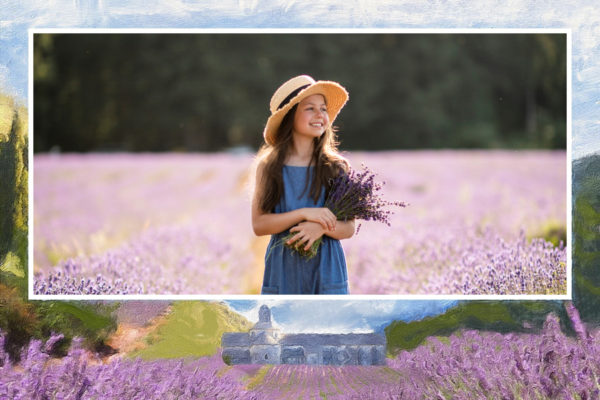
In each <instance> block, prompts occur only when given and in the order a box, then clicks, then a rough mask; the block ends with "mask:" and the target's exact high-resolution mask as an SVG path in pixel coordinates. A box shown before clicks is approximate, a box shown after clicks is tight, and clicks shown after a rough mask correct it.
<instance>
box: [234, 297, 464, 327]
mask: <svg viewBox="0 0 600 400" xmlns="http://www.w3.org/2000/svg"><path fill="white" fill-rule="evenodd" d="M226 303H227V304H228V305H229V307H230V308H231V309H233V310H234V311H236V312H238V313H240V314H242V315H244V316H245V317H246V318H247V319H248V320H250V321H252V322H256V321H258V309H259V308H260V306H261V305H263V304H266V305H267V306H269V307H270V308H271V313H272V316H273V320H274V322H275V324H276V325H277V326H279V328H280V329H281V330H282V331H284V332H286V333H294V332H297V333H301V332H319V333H325V332H329V333H344V332H373V331H379V330H381V329H382V328H383V327H385V326H386V325H388V324H389V323H390V322H392V321H394V320H403V321H413V320H418V319H422V318H424V317H426V316H431V315H437V314H439V313H442V312H444V311H446V310H447V309H448V308H450V307H452V306H454V305H455V304H456V303H457V302H456V301H437V300H435V301H434V300H367V301H365V300H295V301H290V300H265V301H254V300H231V301H226Z"/></svg>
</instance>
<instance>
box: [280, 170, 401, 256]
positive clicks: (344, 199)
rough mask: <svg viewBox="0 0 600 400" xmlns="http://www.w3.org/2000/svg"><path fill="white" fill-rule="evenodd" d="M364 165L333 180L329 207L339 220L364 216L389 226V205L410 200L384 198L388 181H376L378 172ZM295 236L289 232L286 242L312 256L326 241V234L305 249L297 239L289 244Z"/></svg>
mask: <svg viewBox="0 0 600 400" xmlns="http://www.w3.org/2000/svg"><path fill="white" fill-rule="evenodd" d="M362 168H363V171H362V172H356V171H355V170H352V169H351V170H350V172H349V173H348V174H345V173H343V174H340V175H338V176H337V177H335V178H334V179H332V180H331V182H330V183H331V188H330V190H329V195H328V196H327V199H325V207H327V208H329V209H330V210H331V212H333V214H334V215H335V216H336V218H337V219H338V221H348V220H352V219H360V220H365V221H377V222H382V223H384V224H386V225H387V226H391V224H390V215H391V214H392V211H390V210H386V209H385V208H386V207H389V206H397V207H406V205H407V204H406V203H404V202H400V201H387V200H384V199H383V197H382V195H381V193H380V191H381V189H382V187H383V185H384V184H385V182H375V174H374V173H372V172H371V171H370V170H369V168H368V167H366V166H365V165H364V164H363V165H362ZM359 231H360V224H358V227H357V228H356V233H357V234H358V232H359ZM293 236H294V234H293V233H291V234H289V235H287V236H286V237H285V238H284V239H283V240H282V242H283V243H286V244H285V245H286V246H287V247H288V248H290V249H292V250H295V251H297V252H298V253H300V255H301V256H302V257H304V258H306V259H308V260H309V259H311V258H313V257H315V256H316V255H317V251H318V249H319V246H320V245H321V242H322V241H323V239H322V238H319V239H317V240H316V241H315V242H314V243H313V245H312V246H311V248H310V249H309V250H304V247H300V248H298V247H295V245H294V243H292V244H287V241H288V240H289V239H290V238H292V237H293Z"/></svg>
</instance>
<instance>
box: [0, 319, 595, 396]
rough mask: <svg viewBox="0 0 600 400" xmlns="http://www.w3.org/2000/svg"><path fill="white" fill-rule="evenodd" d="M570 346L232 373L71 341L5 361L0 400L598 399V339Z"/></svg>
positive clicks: (511, 341) (550, 330)
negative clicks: (102, 353)
mask: <svg viewBox="0 0 600 400" xmlns="http://www.w3.org/2000/svg"><path fill="white" fill-rule="evenodd" d="M577 330H578V336H577V337H576V338H574V337H567V336H565V335H564V334H563V333H562V332H561V330H560V327H559V322H558V319H557V318H556V317H555V316H553V315H552V314H551V315H549V316H548V318H547V320H546V323H545V324H544V328H543V330H542V331H541V332H540V333H537V334H515V333H511V334H504V335H503V334H499V333H489V332H479V331H460V332H458V333H456V334H454V335H452V336H450V337H449V338H448V337H439V338H436V337H432V338H429V340H428V341H427V342H426V343H425V344H423V345H421V346H419V347H417V348H416V349H414V350H412V351H402V352H400V354H398V355H397V356H396V357H394V358H389V359H388V361H387V363H388V365H387V366H383V367H382V366H371V367H358V366H343V367H333V366H310V365H276V366H258V365H238V366H234V367H231V366H227V365H225V364H224V363H223V361H222V360H221V358H220V356H219V354H216V355H214V356H211V357H203V358H199V359H163V360H156V361H141V360H140V359H136V360H131V359H124V358H123V359H121V358H117V359H114V360H113V361H110V362H103V361H102V360H100V359H98V358H95V357H94V356H93V355H91V354H90V353H88V352H86V351H84V350H82V349H81V348H80V347H79V346H80V342H78V341H75V343H74V345H73V346H72V347H71V349H70V351H69V354H68V355H67V356H66V357H64V358H62V359H54V358H51V357H50V356H49V355H48V353H49V352H50V350H51V348H52V345H53V344H52V342H54V341H55V339H50V340H49V341H48V342H47V343H46V344H43V343H42V342H40V341H32V342H31V343H30V345H29V347H28V349H26V350H24V351H23V354H22V360H21V362H20V363H19V364H17V365H13V364H12V363H11V362H10V361H9V359H8V357H7V356H6V355H5V354H3V353H2V348H3V346H2V342H3V340H4V338H3V336H2V335H0V398H1V399H60V398H64V399H124V398H130V399H134V398H136V399H137V398H139V399H199V398H211V399H232V398H238V399H282V398H295V399H411V400H412V399H439V400H444V399H464V400H469V399H476V398H477V399H479V398H488V399H597V398H599V397H600V332H599V331H595V332H586V330H585V328H584V327H583V325H579V328H578V329H577Z"/></svg>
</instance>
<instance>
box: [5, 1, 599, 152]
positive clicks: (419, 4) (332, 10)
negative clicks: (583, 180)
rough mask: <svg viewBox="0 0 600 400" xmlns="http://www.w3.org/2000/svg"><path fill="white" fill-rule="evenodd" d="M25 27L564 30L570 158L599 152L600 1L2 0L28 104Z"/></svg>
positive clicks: (15, 84) (18, 92)
mask: <svg viewBox="0 0 600 400" xmlns="http://www.w3.org/2000/svg"><path fill="white" fill-rule="evenodd" d="M29 28H394V29H400V28H462V29H465V28H568V29H571V30H572V33H573V36H572V38H573V49H572V55H573V59H572V61H573V63H572V65H573V70H572V82H573V92H572V93H573V97H572V101H573V132H572V133H573V137H572V138H573V141H572V149H573V158H580V157H582V156H584V155H586V154H590V153H594V152H600V117H599V115H600V113H599V109H600V85H599V84H598V83H599V81H600V2H598V1H584V0H580V1H571V2H565V1H563V0H550V1H546V2H539V1H530V0H510V1H501V0H497V1H495V0H479V1H468V0H458V1H422V0H405V1H396V0H380V1H373V0H322V1H320V2H318V3H315V2H309V1H297V0H269V1H259V0H221V1H218V2H216V1H210V0H201V1H191V0H169V1H152V0H148V1H147V0H133V1H132V0H129V1H128V0H70V1H66V0H49V1H46V2H40V1H34V0H22V1H21V0H2V3H1V7H0V88H1V90H2V91H3V92H7V93H9V94H11V95H12V96H14V97H16V98H17V99H20V100H21V101H23V102H26V101H27V40H28V36H27V30H28V29H29Z"/></svg>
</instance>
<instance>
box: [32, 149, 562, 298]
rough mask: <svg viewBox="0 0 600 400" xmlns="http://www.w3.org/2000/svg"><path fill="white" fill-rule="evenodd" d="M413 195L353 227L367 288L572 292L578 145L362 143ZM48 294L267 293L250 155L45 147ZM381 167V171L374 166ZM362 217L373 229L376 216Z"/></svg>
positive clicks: (390, 191)
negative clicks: (569, 161)
mask: <svg viewBox="0 0 600 400" xmlns="http://www.w3.org/2000/svg"><path fill="white" fill-rule="evenodd" d="M348 158H349V159H350V161H351V163H352V164H353V165H361V164H363V163H364V164H366V165H369V167H370V168H372V169H373V170H376V171H378V177H379V178H378V179H381V180H382V181H385V182H386V184H385V186H384V187H383V188H380V190H378V191H376V193H378V194H379V195H381V196H382V197H384V198H388V199H402V200H405V201H407V202H408V203H410V204H411V207H410V209H409V210H407V211H410V212H402V213H396V214H394V215H392V214H388V215H386V217H387V222H388V223H390V224H391V226H387V225H385V224H380V223H376V222H377V221H372V220H371V221H365V222H363V225H365V226H366V227H367V229H368V235H364V234H363V235H356V236H354V237H352V238H351V239H348V240H344V241H342V245H343V246H344V252H345V254H346V263H347V266H348V275H349V282H350V290H351V292H352V293H355V294H503V293H506V294H564V293H566V286H567V285H566V276H567V273H566V269H567V268H566V259H567V254H566V249H565V247H564V246H562V247H561V246H553V245H552V244H550V242H549V241H548V240H545V239H544V238H545V237H548V236H549V232H553V231H560V230H563V231H564V230H565V228H566V193H567V191H566V168H565V166H566V154H565V152H564V151H562V152H507V151H472V152H460V151H438V152H436V151H422V152H412V151H410V152H408V151H407V152H400V151H393V152H381V153H376V154H375V153H359V152H357V153H350V154H349V155H348ZM34 161H35V162H34V213H35V215H34V222H33V223H34V228H35V229H34V249H33V251H34V257H33V259H34V260H33V262H34V285H35V293H37V294H66V293H74V294H75V293H76V294H133V293H145V294H163V293H173V294H197V293H206V294H212V293H215V294H223V293H236V294H240V293H257V292H258V290H259V288H260V282H257V281H256V277H258V280H260V276H261V275H262V273H263V271H264V259H263V257H264V254H265V249H266V246H267V242H268V241H267V240H263V239H265V238H256V237H255V236H254V234H253V232H252V229H251V224H250V208H251V206H250V194H249V190H246V187H245V184H246V183H247V182H248V180H249V177H251V176H252V173H251V171H249V165H250V164H251V159H250V157H244V156H242V157H240V156H234V155H228V154H211V155H208V154H201V155H200V154H167V155H164V154H163V155H151V154H138V155H133V154H110V155H105V154H90V155H61V156H51V155H36V156H35V160H34ZM364 178H365V180H366V178H368V174H364ZM362 229H365V228H364V227H363V228H362Z"/></svg>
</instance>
